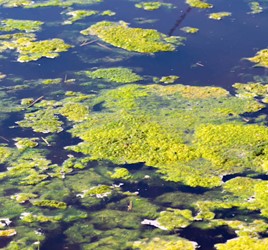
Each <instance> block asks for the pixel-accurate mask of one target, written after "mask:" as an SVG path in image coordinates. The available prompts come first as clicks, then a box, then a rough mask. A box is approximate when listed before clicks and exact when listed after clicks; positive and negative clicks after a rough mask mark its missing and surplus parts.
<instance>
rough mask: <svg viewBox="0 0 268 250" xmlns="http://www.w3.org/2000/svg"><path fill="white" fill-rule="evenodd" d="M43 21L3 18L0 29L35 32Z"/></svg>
mask: <svg viewBox="0 0 268 250" xmlns="http://www.w3.org/2000/svg"><path fill="white" fill-rule="evenodd" d="M42 24H43V22H40V21H33V20H16V19H4V20H2V21H1V23H0V31H5V32H10V31H15V30H19V31H25V32H35V31H39V30H40V29H41V25H42Z"/></svg>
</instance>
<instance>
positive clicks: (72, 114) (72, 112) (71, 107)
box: [59, 102, 89, 122]
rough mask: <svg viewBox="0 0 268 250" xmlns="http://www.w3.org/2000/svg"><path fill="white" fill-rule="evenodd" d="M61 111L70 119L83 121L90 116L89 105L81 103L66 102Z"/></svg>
mask: <svg viewBox="0 0 268 250" xmlns="http://www.w3.org/2000/svg"><path fill="white" fill-rule="evenodd" d="M59 113H60V114H61V115H63V116H65V117H67V119H68V120H70V121H75V122H81V121H83V120H85V119H86V118H87V117H88V114H89V110H88V107H87V106H85V105H83V104H80V103H71V102H68V103H65V104H64V105H63V107H62V108H60V109H59Z"/></svg>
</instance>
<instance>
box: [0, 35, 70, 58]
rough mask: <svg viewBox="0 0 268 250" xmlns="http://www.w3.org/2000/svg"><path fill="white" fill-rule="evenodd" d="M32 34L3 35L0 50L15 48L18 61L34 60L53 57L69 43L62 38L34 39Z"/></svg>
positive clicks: (66, 48)
mask: <svg viewBox="0 0 268 250" xmlns="http://www.w3.org/2000/svg"><path fill="white" fill-rule="evenodd" d="M35 39H36V38H35V36H34V35H32V34H13V35H10V36H9V37H3V36H2V39H1V40H3V41H0V47H1V51H4V50H8V49H10V50H16V51H17V52H18V53H19V57H18V61H19V62H29V61H36V60H38V59H40V58H42V57H47V58H55V57H57V56H59V53H60V52H64V51H67V50H68V49H69V48H71V45H69V44H66V43H65V42H64V41H63V40H62V39H58V38H54V39H50V40H43V41H35Z"/></svg>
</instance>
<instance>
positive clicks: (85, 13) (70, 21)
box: [63, 10, 98, 24]
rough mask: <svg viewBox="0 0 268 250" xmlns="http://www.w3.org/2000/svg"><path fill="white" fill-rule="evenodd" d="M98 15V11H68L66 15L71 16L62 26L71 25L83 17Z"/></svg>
mask: <svg viewBox="0 0 268 250" xmlns="http://www.w3.org/2000/svg"><path fill="white" fill-rule="evenodd" d="M96 14H98V11H95V10H73V11H68V12H67V13H66V15H68V16H71V17H70V18H68V19H67V20H66V21H64V23H63V24H73V23H74V22H76V21H78V20H81V19H83V18H85V17H89V16H93V15H96Z"/></svg>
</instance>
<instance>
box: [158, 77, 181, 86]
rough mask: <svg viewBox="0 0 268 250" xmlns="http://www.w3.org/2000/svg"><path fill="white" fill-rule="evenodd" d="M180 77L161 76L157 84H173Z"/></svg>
mask: <svg viewBox="0 0 268 250" xmlns="http://www.w3.org/2000/svg"><path fill="white" fill-rule="evenodd" d="M179 78H180V77H179V76H173V75H170V76H162V77H161V78H160V79H159V82H162V83H167V84H169V83H174V82H175V81H176V80H178V79H179Z"/></svg>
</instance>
